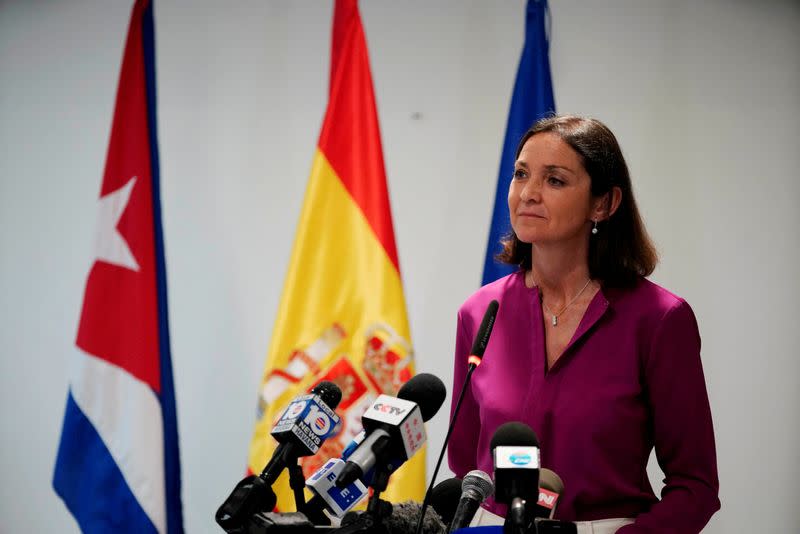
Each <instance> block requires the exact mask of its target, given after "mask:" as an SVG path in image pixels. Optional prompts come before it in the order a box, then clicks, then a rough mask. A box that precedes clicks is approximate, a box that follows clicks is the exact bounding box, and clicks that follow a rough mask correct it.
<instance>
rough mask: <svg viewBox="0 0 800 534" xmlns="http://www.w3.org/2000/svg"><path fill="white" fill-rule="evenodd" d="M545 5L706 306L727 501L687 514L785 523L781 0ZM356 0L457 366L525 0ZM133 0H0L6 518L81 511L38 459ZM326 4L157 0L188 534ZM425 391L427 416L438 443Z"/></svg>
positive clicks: (403, 205) (258, 333) (439, 367)
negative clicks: (65, 499)
mask: <svg viewBox="0 0 800 534" xmlns="http://www.w3.org/2000/svg"><path fill="white" fill-rule="evenodd" d="M551 2H552V4H553V5H552V15H553V26H552V35H553V44H552V49H551V62H552V68H553V81H554V87H555V95H556V106H557V109H558V110H559V111H561V112H577V113H583V114H589V115H593V116H597V117H598V118H600V119H602V120H604V121H606V122H607V123H608V124H609V125H610V126H611V128H612V129H613V130H614V131H615V132H616V133H617V134H618V136H619V138H620V141H621V144H622V146H623V149H624V150H625V153H626V155H627V157H628V160H629V164H630V167H631V169H632V173H633V177H634V182H635V187H636V191H637V194H638V198H639V201H640V203H641V208H642V210H643V213H644V215H645V218H646V222H647V224H648V227H649V230H650V231H651V233H652V235H653V236H654V238H655V240H656V242H657V244H658V245H659V247H660V251H661V253H662V256H663V261H662V263H661V265H660V267H659V269H658V270H657V271H656V273H655V275H654V277H653V278H654V279H655V280H657V281H658V282H660V283H662V284H664V285H666V286H668V287H669V288H671V289H672V290H674V291H675V292H677V293H678V294H680V295H682V296H684V297H686V298H687V299H688V300H689V302H690V303H691V304H692V305H693V307H694V309H695V311H696V313H697V315H698V318H699V322H700V327H701V334H702V336H703V360H704V364H705V368H706V373H707V379H708V386H709V391H710V396H711V403H712V409H713V413H714V422H715V426H716V435H717V442H718V454H719V467H720V479H721V484H722V489H721V499H722V503H723V508H722V511H721V512H719V513H718V514H717V515H716V516H715V517H714V519H713V520H712V522H711V524H710V526H709V527H708V528H707V529H706V532H710V533H731V532H750V531H754V532H755V531H760V532H789V531H792V530H793V529H794V528H796V527H797V525H798V524H800V511H799V510H800V508H798V507H797V506H796V504H795V501H796V499H797V496H798V494H800V491H798V490H800V483H798V479H800V467H798V466H799V465H800V463H798V453H797V451H798V450H800V425H799V424H798V421H799V420H800V417H798V412H800V409H798V408H800V393H799V392H800V388H798V378H797V377H798V376H800V363H798V349H797V347H798V346H800V328H797V326H796V322H797V317H798V316H800V304H798V303H799V302H800V298H799V297H800V282H798V276H797V275H798V268H797V265H798V262H799V261H800V239H798V236H797V233H798V231H800V210H798V208H797V206H798V201H800V183H799V182H798V172H797V169H798V168H800V155H798V139H800V126H798V125H799V124H800V61H799V60H798V50H800V32H798V28H800V6H799V5H798V4H797V3H796V2H792V1H791V0H786V1H778V0H772V1H766V2H746V1H743V0H729V1H723V0H715V1H705V2H694V1H691V0H682V1H660V0H647V1H641V0H609V1H606V2H597V3H593V4H591V7H587V3H586V2H580V1H578V0H563V1H559V0H551ZM361 9H362V15H363V20H364V24H365V28H366V33H367V38H368V42H369V47H370V54H371V61H372V68H373V76H374V79H375V86H376V91H377V99H378V109H379V115H380V120H381V127H382V133H383V143H384V150H385V158H386V166H387V173H388V177H389V186H390V190H391V197H392V205H393V209H394V217H395V231H396V234H397V241H398V247H399V254H400V265H401V270H402V275H403V280H404V283H405V291H406V297H407V299H408V305H409V315H410V319H411V326H412V336H413V339H414V342H415V346H416V351H417V354H418V363H419V367H420V369H421V370H423V371H428V372H432V373H435V374H437V375H438V376H440V377H442V378H443V379H444V381H445V383H448V384H449V383H450V380H451V376H452V370H451V355H452V345H453V341H452V340H453V330H454V325H455V311H456V309H457V307H458V306H459V304H460V303H461V302H462V301H463V299H464V298H465V297H466V296H467V295H468V294H469V293H470V292H471V291H473V290H474V289H475V288H476V287H477V286H478V284H479V280H480V269H481V266H482V256H483V253H484V247H485V235H486V233H487V231H488V230H487V224H488V220H489V214H490V210H491V206H490V202H491V200H490V199H491V198H492V195H493V191H494V187H495V183H496V178H497V177H496V172H497V168H498V158H499V152H500V143H501V140H502V136H503V132H504V128H505V120H506V113H507V109H508V103H509V95H510V92H511V86H512V83H513V79H514V73H515V71H516V66H517V61H518V57H519V52H520V47H521V43H522V31H523V18H522V17H523V13H524V2H523V1H521V0H516V1H507V2H502V3H489V2H477V1H470V2H465V1H458V0H450V1H440V2H423V1H412V2H392V1H389V0H372V1H369V2H363V5H362V7H361ZM129 12H130V5H129V2H113V3H110V2H102V1H73V2H45V1H37V2H24V1H17V2H13V1H5V2H0V246H1V247H2V248H0V250H1V251H2V253H1V254H0V295H1V296H2V298H0V341H1V342H2V344H1V345H0V347H2V349H0V350H2V358H0V362H2V363H1V364H0V365H2V367H1V369H2V373H0V414H2V424H3V427H2V428H3V439H2V454H1V455H0V469H2V474H3V480H4V482H3V491H2V494H3V497H2V498H0V518H2V519H0V530H2V531H27V532H55V531H59V532H74V531H77V526H76V524H75V523H74V521H73V520H72V518H71V516H70V515H69V514H68V512H67V511H66V508H65V507H64V506H63V504H62V503H61V502H60V501H59V500H58V499H57V497H56V496H55V494H54V492H53V491H52V489H51V485H50V480H51V477H52V470H53V464H54V459H55V453H56V447H57V443H58V437H59V434H60V429H61V418H62V416H63V410H64V401H65V397H66V391H67V383H66V370H67V354H68V352H69V350H68V349H69V347H71V346H72V344H73V342H74V338H75V332H76V326H77V321H78V314H79V311H80V304H81V300H82V293H83V288H84V281H85V276H86V272H87V267H88V261H89V258H90V253H91V245H92V240H93V230H94V214H95V198H96V195H97V193H98V190H99V186H100V180H101V176H102V169H103V164H104V158H105V150H106V146H107V142H108V133H109V128H110V122H111V113H112V107H113V102H114V93H115V88H116V83H117V76H118V72H119V61H120V57H121V53H122V46H123V41H124V37H125V31H126V29H127V24H128V17H129ZM331 12H332V10H331V3H330V2H288V1H284V2H278V1H258V0H251V1H239V2H235V3H225V4H222V3H219V2H212V1H210V0H205V1H202V2H188V1H184V2H177V1H168V0H163V1H158V2H157V6H156V12H155V17H156V31H157V60H158V73H157V74H158V91H159V93H158V97H159V106H160V109H159V111H160V115H159V134H160V140H161V143H160V145H161V158H162V159H161V161H162V168H161V171H162V172H161V175H162V192H163V203H164V206H163V207H164V226H165V239H166V247H167V269H168V275H169V299H170V320H171V327H172V330H171V334H172V350H173V360H174V370H175V376H176V389H177V402H178V413H179V417H180V420H179V427H180V432H181V447H182V450H181V453H182V461H183V479H184V492H183V498H184V510H185V515H186V529H187V532H190V533H199V532H217V531H218V530H217V528H216V526H215V524H214V522H213V514H214V511H215V509H216V507H217V506H218V505H219V503H220V502H221V500H222V499H223V498H224V496H225V495H226V494H227V492H228V491H229V490H230V489H231V487H232V486H233V484H234V483H235V482H236V481H237V480H238V478H239V476H240V475H241V474H242V470H243V468H244V464H245V455H246V449H247V445H248V442H249V439H250V432H251V430H252V422H253V418H254V408H255V400H256V388H257V384H258V381H259V376H260V373H261V370H262V367H263V363H264V356H265V352H266V348H267V343H268V340H269V337H270V333H271V329H272V324H273V321H274V319H275V313H276V309H277V305H278V298H279V294H280V291H281V286H282V282H283V278H284V275H285V270H286V265H287V262H288V257H289V251H290V247H291V243H292V240H293V234H294V226H295V223H296V221H297V217H298V214H299V209H300V204H301V201H302V195H303V192H304V188H305V184H306V180H307V178H308V174H309V170H310V164H311V156H312V153H313V150H314V146H315V143H316V138H317V136H318V133H319V128H320V125H321V121H322V115H323V111H324V107H325V103H326V93H327V75H328V70H327V69H328V54H329V48H328V47H329V34H330V18H331ZM415 117H417V118H415ZM444 412H446V410H444V411H443V412H442V413H441V414H439V415H438V416H437V417H436V418H435V419H434V423H435V424H434V425H430V426H429V432H430V440H431V443H432V444H433V445H434V446H436V447H438V446H439V445H440V444H441V442H442V440H443V437H444V431H443V430H442V429H443V427H444V425H445V419H446V417H445V415H444ZM435 456H436V455H435V454H431V455H430V457H429V465H432V463H433V461H434V459H435ZM441 476H442V477H444V476H446V475H445V474H443V475H441ZM756 525H758V527H756Z"/></svg>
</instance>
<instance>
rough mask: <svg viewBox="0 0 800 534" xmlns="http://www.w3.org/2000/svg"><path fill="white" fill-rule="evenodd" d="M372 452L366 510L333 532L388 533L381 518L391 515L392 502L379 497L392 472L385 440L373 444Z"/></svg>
mask: <svg viewBox="0 0 800 534" xmlns="http://www.w3.org/2000/svg"><path fill="white" fill-rule="evenodd" d="M372 452H374V453H375V458H376V461H375V468H374V469H375V475H374V476H373V477H372V486H371V487H372V495H370V498H369V502H368V503H367V511H366V512H364V513H362V514H360V515H359V516H358V519H356V520H355V521H354V522H352V523H349V524H347V525H344V526H342V527H341V528H339V529H338V530H335V531H334V532H335V533H338V534H356V533H362V532H365V533H367V534H379V533H380V534H388V532H389V531H388V529H387V528H386V525H384V524H383V520H384V519H385V518H387V517H389V516H390V515H392V503H390V502H387V501H384V500H383V499H381V498H380V495H381V493H382V492H384V491H386V487H387V486H388V485H389V476H390V475H391V474H392V465H391V463H390V459H389V447H388V446H387V442H386V441H378V442H377V443H375V444H373V446H372Z"/></svg>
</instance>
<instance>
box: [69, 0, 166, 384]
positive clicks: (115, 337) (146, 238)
mask: <svg viewBox="0 0 800 534" xmlns="http://www.w3.org/2000/svg"><path fill="white" fill-rule="evenodd" d="M148 3H149V2H148V1H141V2H139V3H137V4H136V6H135V8H134V14H133V16H132V17H131V23H130V27H129V29H128V39H127V42H126V43H125V52H124V55H123V58H122V68H121V70H120V77H119V85H118V87H117V100H116V107H115V109H114V120H113V122H112V125H111V137H110V139H109V143H108V153H107V155H106V166H105V173H104V176H103V184H102V186H101V188H100V196H101V197H104V196H106V195H108V194H110V193H113V192H115V191H117V190H119V189H120V188H121V187H123V186H124V185H125V184H126V183H128V182H129V181H130V180H131V179H132V178H134V177H136V182H135V185H134V187H133V190H132V191H131V194H130V199H129V201H128V203H127V205H126V207H125V211H124V212H123V213H122V216H121V218H120V219H119V222H118V223H117V225H116V229H117V230H118V231H119V233H120V234H121V235H122V238H123V239H124V240H125V242H126V243H127V245H128V247H129V248H130V251H131V254H132V255H133V256H134V257H135V259H136V263H137V264H138V266H139V268H138V270H132V269H130V268H126V267H120V266H117V265H112V264H110V263H106V262H104V261H97V262H96V263H95V264H94V266H93V267H92V270H91V271H90V273H89V277H88V280H87V281H86V292H85V294H84V299H83V311H82V313H81V320H80V326H79V327H78V337H77V340H76V343H77V345H78V346H79V347H80V348H82V349H83V350H85V351H86V352H88V353H89V354H92V355H94V356H96V357H98V358H102V359H103V360H106V361H108V362H109V363H111V364H113V365H116V366H117V367H120V368H122V369H124V370H126V371H127V372H129V373H130V374H132V375H133V376H135V377H136V378H138V379H139V380H142V381H143V382H145V383H147V384H148V385H150V387H152V388H153V390H154V391H155V392H156V393H157V394H159V393H160V392H161V371H160V356H159V331H158V295H157V290H156V272H155V269H156V264H155V230H154V225H153V190H152V179H151V178H152V176H151V157H150V136H149V130H148V113H147V92H146V79H145V67H144V50H143V46H142V42H143V41H142V12H143V11H144V9H145V8H146V6H147V4H148ZM98 223H100V221H98Z"/></svg>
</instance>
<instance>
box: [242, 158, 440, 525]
mask: <svg viewBox="0 0 800 534" xmlns="http://www.w3.org/2000/svg"><path fill="white" fill-rule="evenodd" d="M412 373H413V364H412V350H411V342H410V333H409V327H408V319H407V316H406V306H405V299H404V296H403V290H402V285H401V281H400V276H399V273H398V272H397V269H396V267H395V265H394V264H393V263H392V261H391V259H390V258H389V256H388V255H387V254H386V251H385V249H384V247H383V246H382V245H381V243H380V242H379V240H378V238H377V236H376V235H375V233H374V232H373V229H372V227H371V226H370V224H369V221H367V219H366V218H365V216H364V214H363V212H362V210H361V209H360V208H359V206H358V205H357V204H356V203H355V202H354V201H353V198H352V197H351V195H350V193H349V192H348V190H347V189H346V188H345V187H344V185H343V183H342V181H341V180H340V178H339V177H338V176H337V175H336V172H335V171H334V169H333V168H332V167H331V166H330V164H329V162H328V160H327V159H326V157H325V155H324V154H323V153H322V152H321V151H320V150H317V152H316V154H315V157H314V164H313V168H312V171H311V177H310V181H309V185H308V189H307V191H306V198H305V201H304V205H303V210H302V214H301V217H300V222H299V223H298V231H297V236H296V239H295V244H294V249H293V251H292V257H291V260H290V263H289V270H288V274H287V276H286V282H285V285H284V290H283V295H282V297H281V303H280V308H279V311H278V315H277V318H276V321H275V328H274V331H273V337H272V342H271V344H270V348H269V354H268V357H267V365H266V370H265V374H264V377H263V380H262V389H261V392H260V399H259V400H260V410H259V418H258V421H257V424H256V428H255V432H254V435H253V440H252V443H251V447H250V455H249V468H250V470H251V471H252V472H255V473H259V472H261V470H262V469H263V467H264V465H265V464H266V461H267V460H268V459H269V457H270V456H271V455H272V452H273V451H274V448H275V441H274V440H273V439H272V438H271V437H270V435H269V432H270V430H271V428H272V426H273V424H274V422H275V419H276V418H277V416H279V415H280V413H282V411H283V409H284V408H285V407H286V405H287V403H288V402H289V401H290V400H291V399H292V398H294V397H295V396H297V395H300V394H302V393H304V392H305V391H307V390H308V389H309V388H310V387H311V386H313V385H314V384H316V383H317V382H319V381H320V380H324V379H327V380H331V381H333V382H335V383H337V385H339V386H340V387H341V388H342V392H343V396H342V402H341V403H340V407H339V408H338V409H337V410H336V411H337V413H338V414H339V415H340V416H341V417H342V421H343V429H342V432H341V433H340V434H339V435H337V436H335V437H333V438H330V439H329V440H328V441H326V442H325V444H324V445H323V448H322V449H321V451H320V453H319V454H318V455H317V456H314V457H312V458H310V459H303V460H302V461H301V462H302V463H303V470H304V473H305V474H306V476H308V475H309V474H310V473H312V472H313V471H314V470H316V468H317V467H319V466H320V465H321V463H322V462H324V461H325V460H326V459H327V458H330V457H338V456H340V454H341V452H342V448H343V447H344V446H345V445H346V444H347V443H349V441H350V440H351V439H352V438H353V437H354V436H355V434H356V433H357V432H359V431H360V430H361V426H360V416H361V414H362V413H363V412H364V410H365V409H366V407H367V405H368V404H369V403H370V402H371V400H372V399H374V398H375V396H377V395H379V394H381V393H386V394H389V395H395V394H396V393H397V389H398V388H399V386H400V385H401V384H402V383H403V382H405V380H408V378H409V377H410V376H411V374H412ZM423 453H424V451H420V453H418V454H417V455H416V456H415V457H414V458H413V459H412V460H410V461H409V462H408V463H407V465H404V466H403V467H402V468H401V469H400V470H398V472H397V473H395V474H394V475H393V476H392V478H391V483H390V485H389V489H388V490H387V492H386V493H385V494H384V498H386V499H387V500H392V501H395V502H397V501H399V500H407V499H416V500H421V499H422V496H423V495H424V491H425V476H424V473H425V465H424V464H425V455H424V454H423ZM274 488H275V489H276V494H277V495H278V509H279V510H281V511H288V510H294V509H295V507H294V499H293V496H292V493H291V490H290V489H289V487H288V477H287V476H286V474H284V475H283V476H282V477H281V478H280V479H279V480H278V482H276V484H275V486H274Z"/></svg>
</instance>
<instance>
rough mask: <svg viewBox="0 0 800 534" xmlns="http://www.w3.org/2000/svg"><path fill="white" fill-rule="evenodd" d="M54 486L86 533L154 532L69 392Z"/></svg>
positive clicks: (114, 463)
mask: <svg viewBox="0 0 800 534" xmlns="http://www.w3.org/2000/svg"><path fill="white" fill-rule="evenodd" d="M53 487H54V488H55V490H56V493H58V494H59V495H60V496H61V498H62V499H64V502H65V503H66V505H67V506H68V507H69V510H70V512H72V515H73V516H75V519H76V520H77V521H78V524H79V525H80V527H81V530H82V531H83V533H84V534H92V533H98V534H100V533H107V532H142V533H146V532H153V533H155V532H156V528H155V526H154V525H153V523H152V522H151V521H150V518H148V517H147V514H146V513H145V512H144V510H143V509H142V507H141V506H140V505H139V502H138V501H137V500H136V498H135V497H134V496H133V493H131V490H130V488H129V487H128V483H127V482H126V481H125V477H123V476H122V472H121V471H120V470H119V467H118V466H117V464H116V462H115V461H114V459H113V458H112V457H111V454H110V453H109V452H108V449H107V448H106V446H105V443H103V440H102V439H101V438H100V435H99V434H98V433H97V431H96V430H95V428H94V426H93V425H92V423H91V422H90V421H89V419H87V418H86V416H85V415H84V414H83V412H82V411H81V409H80V408H79V407H78V405H77V404H76V403H75V400H74V399H73V398H72V393H71V392H70V394H69V396H68V397H67V408H66V413H65V414H64V427H63V429H62V431H61V444H60V445H59V448H58V457H57V458H56V468H55V474H54V475H53Z"/></svg>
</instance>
